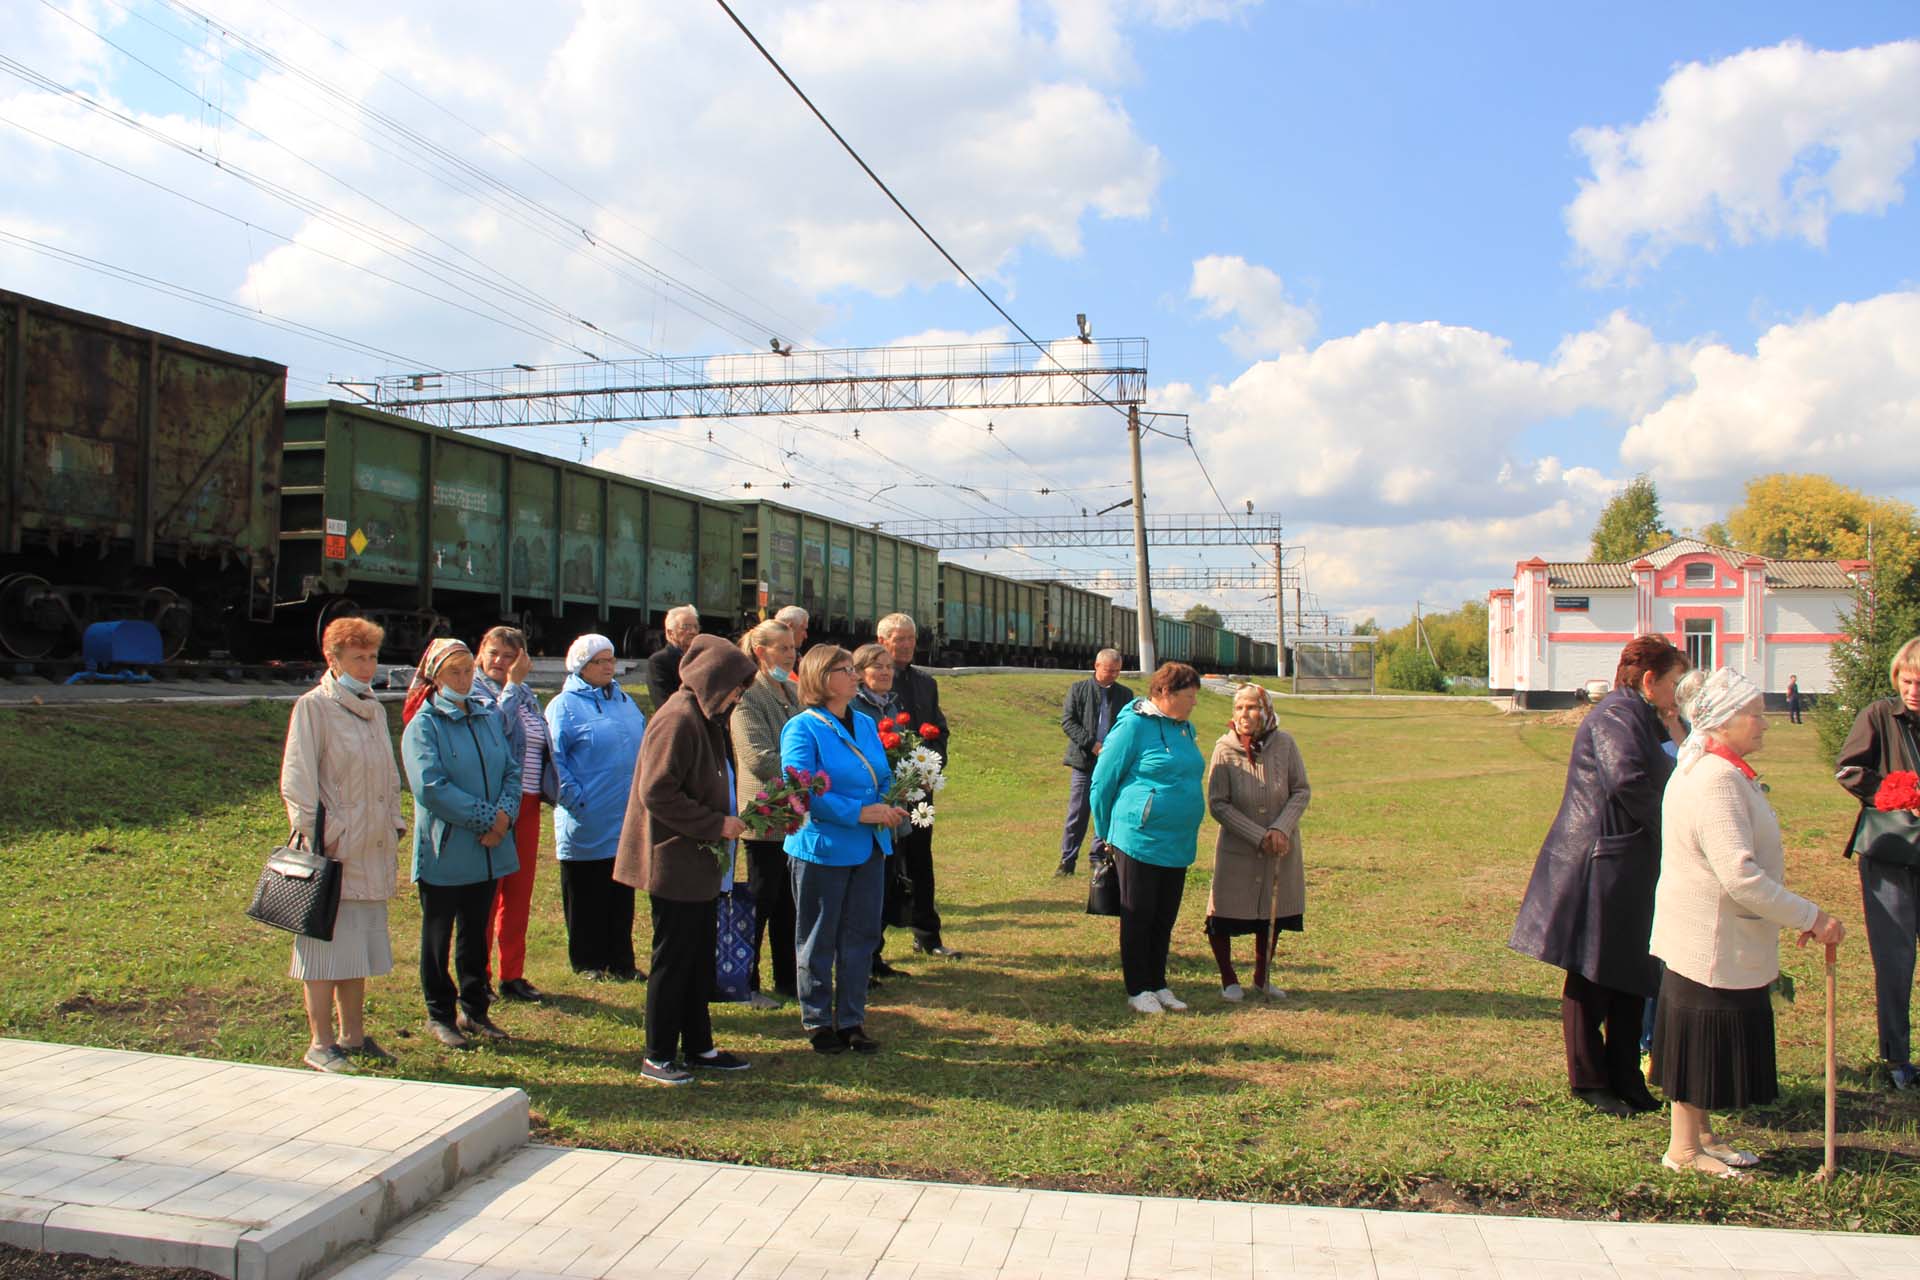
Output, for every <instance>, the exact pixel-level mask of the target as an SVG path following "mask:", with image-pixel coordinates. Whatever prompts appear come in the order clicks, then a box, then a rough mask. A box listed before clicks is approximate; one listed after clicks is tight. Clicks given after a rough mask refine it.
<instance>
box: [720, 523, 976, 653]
mask: <svg viewBox="0 0 1920 1280" xmlns="http://www.w3.org/2000/svg"><path fill="white" fill-rule="evenodd" d="M736 506H737V508H738V510H739V511H740V520H741V531H740V547H741V561H740V577H739V606H738V609H739V614H740V617H741V619H742V621H751V620H753V619H756V618H763V617H764V618H770V617H772V616H773V615H774V614H775V613H777V612H778V611H779V610H781V609H783V608H785V607H786V606H788V605H792V604H797V605H799V606H800V607H801V608H802V609H805V610H806V611H807V618H808V627H807V635H808V641H809V643H811V642H812V641H814V640H825V641H828V642H829V643H832V644H838V645H843V646H846V647H848V648H852V647H854V646H857V645H862V644H866V643H868V642H869V641H871V640H872V639H873V628H874V624H875V623H877V622H878V621H879V620H880V619H882V618H884V617H886V616H887V615H888V614H890V613H905V614H910V615H911V616H912V617H913V619H914V623H915V626H916V628H917V630H918V631H919V635H920V642H921V647H922V649H929V648H930V646H931V645H932V644H933V642H934V639H935V635H936V628H937V621H936V618H937V614H938V606H939V571H940V570H939V558H940V557H939V552H937V551H935V550H934V549H933V548H932V547H929V546H926V545H925V544H923V543H918V542H911V541H908V540H907V539H905V538H896V537H893V536H892V535H890V534H885V533H880V532H877V531H876V530H873V529H863V528H861V527H859V526H858V525H854V524H848V523H847V522H845V521H842V520H834V519H830V518H828V517H826V516H819V515H815V514H813V513H812V512H807V511H796V510H794V509H793V508H791V507H783V506H781V505H779V504H778V503H774V502H742V503H738V504H736Z"/></svg>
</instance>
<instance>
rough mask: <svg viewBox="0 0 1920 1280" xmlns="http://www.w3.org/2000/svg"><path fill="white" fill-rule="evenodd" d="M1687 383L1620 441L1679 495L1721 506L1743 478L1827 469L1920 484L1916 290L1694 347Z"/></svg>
mask: <svg viewBox="0 0 1920 1280" xmlns="http://www.w3.org/2000/svg"><path fill="white" fill-rule="evenodd" d="M1688 378H1689V382H1690V384H1691V385H1689V386H1688V387H1687V388H1686V389H1684V390H1682V391H1681V392H1680V393H1679V394H1677V395H1675V396H1674V397H1673V398H1672V399H1670V400H1668V401H1667V402H1666V403H1664V404H1662V405H1661V406H1660V407H1659V408H1657V409H1655V410H1654V411H1653V412H1651V413H1649V414H1647V415H1646V416H1645V417H1644V418H1642V419H1641V420H1640V421H1638V422H1637V423H1635V424H1634V425H1633V427H1632V429H1630V430H1629V431H1628V432H1627V433H1626V437H1625V439H1624V441H1623V442H1622V444H1621V449H1620V456H1621V461H1622V462H1624V463H1625V464H1626V465H1627V466H1628V467H1629V468H1630V469H1633V470H1644V471H1648V472H1651V473H1652V474H1653V476H1654V478H1655V479H1656V480H1657V481H1658V482H1659V483H1660V485H1661V495H1662V497H1663V498H1664V497H1665V496H1667V494H1668V493H1669V492H1671V493H1672V495H1673V497H1674V498H1675V499H1678V500H1685V499H1696V500H1704V501H1712V500H1715V499H1719V500H1721V501H1722V503H1723V504H1724V503H1725V502H1726V501H1728V500H1730V499H1732V498H1733V497H1734V496H1736V495H1737V492H1738V486H1739V483H1740V481H1741V480H1742V479H1744V478H1745V477H1748V476H1753V475H1759V474H1762V473H1765V472H1768V471H1780V470H1794V471H1819V472H1824V473H1825V474H1828V475H1831V476H1833V477H1834V478H1835V479H1836V480H1839V481H1841V482H1842V483H1844V484H1850V485H1854V486H1857V487H1861V488H1865V489H1867V490H1868V491H1869V492H1874V493H1885V492H1888V491H1889V490H1890V489H1894V488H1903V487H1909V486H1913V485H1916V484H1920V453H1917V452H1916V451H1915V448H1914V444H1915V442H1916V441H1920V292H1901V293H1887V294H1882V295H1880V296H1879V297H1875V298H1869V299H1867V300H1865V301H1863V302H1849V303H1842V304H1841V305H1839V306H1836V307H1834V308H1833V309H1832V310H1830V311H1828V312H1826V313H1824V314H1822V315H1817V316H1811V317H1808V318H1806V319H1804V320H1800V321H1798V322H1795V323H1792V324H1781V325H1776V326H1774V327H1773V328H1772V329H1769V330H1768V331H1767V332H1766V333H1764V334H1762V335H1761V337H1760V339H1759V341H1758V342H1756V343H1755V344H1754V349H1753V351H1752V353H1751V354H1748V353H1746V352H1741V351H1735V350H1732V349H1731V348H1729V347H1726V346H1723V345H1720V344H1714V345H1711V346H1706V347H1702V348H1701V349H1700V350H1699V351H1697V352H1695V353H1694V354H1693V356H1692V359H1691V360H1690V361H1689V365H1688Z"/></svg>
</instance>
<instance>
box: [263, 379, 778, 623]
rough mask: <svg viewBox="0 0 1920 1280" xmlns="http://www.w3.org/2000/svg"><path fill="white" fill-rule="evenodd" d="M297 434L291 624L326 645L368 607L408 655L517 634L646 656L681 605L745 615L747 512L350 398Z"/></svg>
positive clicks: (288, 503) (304, 416) (288, 587)
mask: <svg viewBox="0 0 1920 1280" xmlns="http://www.w3.org/2000/svg"><path fill="white" fill-rule="evenodd" d="M286 434H287V443H286V464H285V482H286V490H285V496H284V498H283V502H282V520H281V525H282V530H281V535H280V537H281V544H280V545H281V552H280V583H281V599H282V602H283V603H282V614H283V615H291V618H290V621H292V622H293V624H294V625H295V626H296V627H297V628H298V629H300V630H303V631H307V632H308V633H309V634H310V633H311V630H312V629H314V628H319V627H324V626H325V625H326V623H327V622H328V621H329V620H330V619H332V618H334V617H338V616H340V615H341V614H344V613H357V614H362V615H366V616H369V617H372V618H374V619H375V620H377V621H379V622H380V623H381V624H382V625H383V626H385V627H386V628H387V629H388V634H389V636H390V638H391V643H392V644H393V645H394V647H395V648H396V650H398V651H399V652H402V653H404V652H407V651H410V650H417V648H418V647H419V646H420V645H422V644H423V643H424V642H425V641H426V640H427V639H428V638H430V637H432V636H434V635H443V634H451V635H458V636H462V637H465V638H467V639H472V638H473V637H474V636H476V635H478V634H479V633H480V632H481V631H482V630H484V629H485V628H486V627H488V626H491V625H493V624H495V623H499V622H507V623H511V624H514V625H517V626H520V627H522V628H524V629H526V630H527V631H528V633H529V636H530V638H531V640H532V643H533V644H534V646H535V649H536V651H537V652H549V651H552V652H557V651H559V650H560V649H564V648H565V647H566V645H567V644H568V643H570V642H571V641H572V639H573V637H574V636H576V635H579V634H581V633H582V632H587V631H599V632H602V633H604V634H606V635H607V636H609V637H610V638H612V640H613V642H614V643H615V644H617V645H619V646H620V648H621V651H622V652H623V653H624V654H626V655H627V656H630V657H638V656H640V655H642V654H644V653H645V652H647V651H648V649H649V648H650V647H651V645H652V644H653V643H654V641H655V639H656V638H657V637H656V636H655V633H656V632H657V631H658V630H659V627H660V623H661V621H662V618H663V616H664V614H665V613H666V611H667V610H668V609H670V608H672V607H673V606H674V605H679V604H692V605H693V606H694V607H695V608H696V609H698V610H699V612H700V617H701V625H702V626H703V627H705V628H707V629H709V630H713V631H721V632H727V633H731V632H732V630H733V629H734V627H735V625H736V623H737V621H738V619H737V617H736V614H735V597H736V593H737V584H738V581H739V571H740V570H739V564H740V525H741V516H740V512H739V510H738V509H737V508H736V507H735V506H734V505H733V504H731V503H724V502H712V501H707V500H704V499H702V498H699V497H697V496H694V495H692V494H688V493H683V492H681V491H679V490H676V489H670V488H667V487H665V486H663V485H656V484H650V483H648V482H647V481H644V480H638V479H635V478H633V477H631V476H625V475H619V474H616V473H614V472H609V471H601V470H597V469H595V468H592V467H583V466H579V465H576V464H574V463H570V462H565V461H563V460H561V459H559V458H555V457H552V456H550V455H548V454H543V453H534V452H531V451H528V450H524V449H516V448H513V447H511V446H507V445H502V444H499V443H496V442H494V441H491V440H488V439H486V438H485V437H482V436H475V435H468V434H463V433H460V432H455V431H446V430H442V429H441V428H438V427H430V426H426V425H424V424H422V423H419V422H415V421H413V420H412V419H409V418H402V417H397V416H395V415H393V414H389V413H382V412H380V411H379V410H376V409H372V408H369V407H367V406H364V405H355V404H347V403H343V402H341V401H334V400H330V401H324V402H315V403H298V404H293V405H290V406H288V408H287V428H286Z"/></svg>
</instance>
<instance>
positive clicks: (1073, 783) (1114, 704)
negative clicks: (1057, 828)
mask: <svg viewBox="0 0 1920 1280" xmlns="http://www.w3.org/2000/svg"><path fill="white" fill-rule="evenodd" d="M1132 701H1133V690H1131V689H1129V688H1127V686H1125V685H1123V684H1121V683H1120V651H1119V650H1118V649H1102V650H1101V651H1100V652H1099V653H1098V654H1097V655H1095V657H1094V659H1093V675H1092V676H1091V677H1089V678H1088V679H1085V680H1082V681H1080V682H1079V683H1078V684H1076V685H1074V686H1073V688H1071V689H1069V690H1067V703H1066V707H1065V709H1063V710H1062V711H1061V713H1060V731H1061V732H1062V733H1064V734H1066V735H1067V755H1066V758H1065V759H1064V760H1062V761H1061V762H1060V763H1062V764H1064V765H1066V766H1067V768H1069V769H1071V770H1073V774H1072V777H1071V780H1070V781H1069V782H1068V783H1067V826H1066V830H1064V831H1063V832H1061V833H1060V868H1059V870H1057V871H1055V872H1054V874H1055V875H1060V876H1070V875H1072V874H1073V869H1074V864H1075V863H1077V862H1079V860H1080V844H1081V842H1082V841H1083V840H1085V839H1086V837H1087V818H1088V817H1089V815H1090V814H1091V812H1092V810H1091V808H1090V806H1089V805H1088V803H1087V787H1088V780H1089V779H1091V778H1092V777H1093V762H1094V758H1095V757H1096V756H1098V755H1099V754H1100V745H1101V744H1102V743H1103V742H1105V741H1106V739H1107V730H1109V729H1111V728H1113V722H1114V721H1115V720H1117V719H1119V717H1120V711H1121V708H1123V707H1125V706H1126V705H1127V704H1128V703H1129V702H1132ZM1094 843H1095V848H1096V849H1097V848H1098V847H1099V837H1098V836H1095V837H1094Z"/></svg>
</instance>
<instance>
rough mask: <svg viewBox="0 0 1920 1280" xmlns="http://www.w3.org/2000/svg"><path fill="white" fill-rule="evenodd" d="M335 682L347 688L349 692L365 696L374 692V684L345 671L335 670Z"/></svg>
mask: <svg viewBox="0 0 1920 1280" xmlns="http://www.w3.org/2000/svg"><path fill="white" fill-rule="evenodd" d="M333 682H334V683H335V684H337V685H339V686H340V687H341V688H342V689H345V690H346V691H347V692H348V693H357V694H359V695H360V696H361V697H363V698H364V697H366V696H368V695H369V694H371V693H372V692H373V686H372V685H370V684H368V683H367V682H366V681H365V680H361V679H357V678H356V677H354V676H350V675H348V674H347V673H346V672H344V671H336V672H334V673H333Z"/></svg>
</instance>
